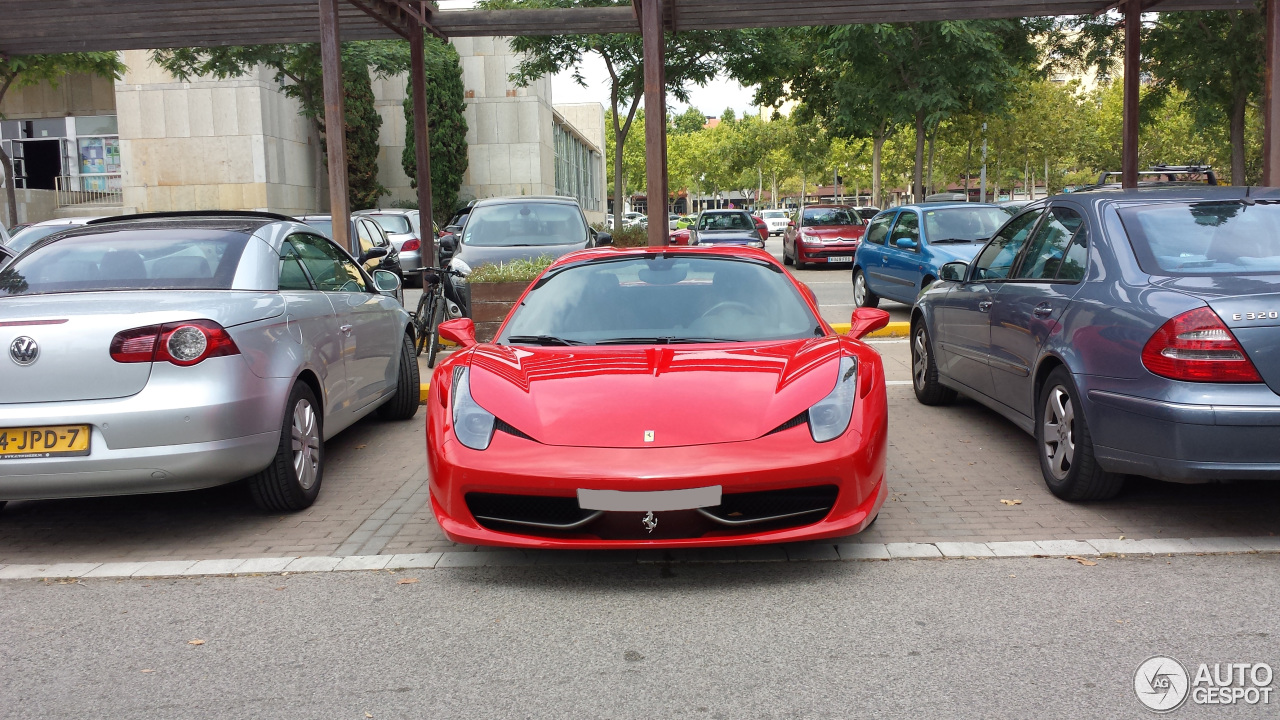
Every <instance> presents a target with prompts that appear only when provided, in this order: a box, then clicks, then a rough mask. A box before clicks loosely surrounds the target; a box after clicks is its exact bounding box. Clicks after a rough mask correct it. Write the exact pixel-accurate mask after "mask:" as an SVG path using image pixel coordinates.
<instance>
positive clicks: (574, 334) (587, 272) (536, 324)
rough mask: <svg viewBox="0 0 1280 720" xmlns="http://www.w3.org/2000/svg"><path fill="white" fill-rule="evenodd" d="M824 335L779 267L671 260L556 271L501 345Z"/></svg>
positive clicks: (617, 262) (527, 300)
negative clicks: (777, 268) (778, 269)
mask: <svg viewBox="0 0 1280 720" xmlns="http://www.w3.org/2000/svg"><path fill="white" fill-rule="evenodd" d="M821 334H822V329H821V326H820V324H819V322H818V320H817V318H815V317H814V315H813V312H812V311H810V309H809V306H808V305H807V304H806V303H805V301H804V299H803V298H802V297H801V296H800V292H799V291H798V290H797V289H796V286H795V284H794V283H792V282H791V281H790V280H789V279H788V277H787V276H786V275H785V274H783V273H781V272H778V271H777V270H776V269H774V268H773V267H771V266H768V265H765V264H763V263H757V262H748V261H741V260H730V259H725V258H716V257H693V256H688V255H684V256H680V255H677V256H674V257H673V256H670V255H668V256H665V257H633V258H626V259H610V260H597V261H593V262H588V263H584V264H582V265H576V266H569V267H567V268H565V269H563V270H560V271H559V272H555V271H553V273H552V274H550V275H549V276H547V278H546V279H545V280H543V281H541V282H540V283H538V284H537V285H535V286H534V289H533V290H531V291H530V292H529V294H528V296H527V297H526V298H525V300H524V302H523V303H522V304H521V305H520V307H519V308H517V309H516V312H515V315H514V316H513V317H512V318H511V322H510V323H508V324H507V327H506V329H505V330H504V331H503V334H502V337H500V338H499V339H498V342H501V343H505V344H508V345H529V344H575V345H576V344H587V345H591V344H664V343H673V342H674V343H679V342H745V341H759V340H782V339H795V338H808V337H815V336H816V335H821ZM561 341H563V342H561Z"/></svg>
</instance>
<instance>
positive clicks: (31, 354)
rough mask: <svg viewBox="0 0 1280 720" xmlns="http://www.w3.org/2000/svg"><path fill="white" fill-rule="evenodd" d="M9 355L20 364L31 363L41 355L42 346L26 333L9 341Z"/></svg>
mask: <svg viewBox="0 0 1280 720" xmlns="http://www.w3.org/2000/svg"><path fill="white" fill-rule="evenodd" d="M9 357H11V358H13V361H14V362H16V363H18V364H19V365H30V364H31V363H33V362H35V361H36V358H38V357H40V346H39V345H38V344H36V341H35V340H33V339H31V338H29V337H27V336H26V335H23V336H21V337H17V338H14V340H13V342H11V343H9Z"/></svg>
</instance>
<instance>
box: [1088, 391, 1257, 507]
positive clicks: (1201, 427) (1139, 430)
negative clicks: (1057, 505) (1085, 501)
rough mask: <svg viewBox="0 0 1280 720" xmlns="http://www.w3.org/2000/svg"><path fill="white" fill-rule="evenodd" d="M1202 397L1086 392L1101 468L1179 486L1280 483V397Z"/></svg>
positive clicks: (1249, 394) (1214, 393)
mask: <svg viewBox="0 0 1280 720" xmlns="http://www.w3.org/2000/svg"><path fill="white" fill-rule="evenodd" d="M1182 384H1186V385H1191V383H1182ZM1219 389H1220V390H1221V392H1218V390H1219ZM1197 390H1198V394H1199V396H1200V399H1201V402H1181V401H1168V400H1154V399H1150V398H1146V397H1140V396H1136V395H1132V394H1129V393H1128V392H1124V391H1123V390H1121V389H1119V388H1108V389H1098V388H1094V389H1090V390H1088V391H1087V395H1088V404H1089V411H1090V412H1089V415H1088V418H1089V423H1090V434H1091V435H1092V437H1093V441H1094V451H1095V454H1096V455H1097V457H1098V460H1099V462H1100V463H1101V464H1102V466H1103V467H1104V468H1106V469H1107V470H1109V471H1111V472H1121V473H1131V474H1134V475H1142V476H1146V477H1151V478H1155V479H1158V480H1168V481H1173V482H1187V483H1196V482H1212V481H1216V480H1280V443H1277V442H1276V437H1277V435H1280V397H1276V396H1275V394H1274V393H1272V392H1271V390H1269V389H1268V388H1267V387H1266V386H1234V387H1223V386H1220V385H1214V386H1209V385H1202V386H1201V387H1200V388H1197ZM1130 392H1132V391H1131V390H1130ZM1205 399H1213V400H1218V401H1220V402H1214V403H1212V404H1207V403H1204V402H1203V400H1205ZM1266 402H1269V403H1270V404H1260V403H1266Z"/></svg>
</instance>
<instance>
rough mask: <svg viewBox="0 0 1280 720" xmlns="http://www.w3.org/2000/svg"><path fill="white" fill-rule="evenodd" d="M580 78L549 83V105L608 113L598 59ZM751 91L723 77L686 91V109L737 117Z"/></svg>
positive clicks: (673, 107)
mask: <svg viewBox="0 0 1280 720" xmlns="http://www.w3.org/2000/svg"><path fill="white" fill-rule="evenodd" d="M437 5H438V6H439V7H440V9H441V10H464V9H467V8H471V7H474V6H475V0H440V2H438V3H437ZM582 76H583V78H584V79H585V80H586V81H587V87H585V88H584V87H582V86H580V85H578V84H577V83H576V82H574V80H573V76H572V73H568V72H564V73H560V74H559V75H556V76H555V77H553V78H552V79H551V101H552V102H554V103H584V102H598V103H600V104H601V105H604V107H605V109H606V110H608V109H609V73H608V71H607V70H606V69H605V67H604V61H603V60H601V59H600V57H599V56H598V55H594V54H593V55H590V56H589V57H587V58H586V59H584V60H583V62H582ZM754 94H755V89H754V88H744V87H743V86H742V85H739V84H738V83H737V82H735V81H733V80H730V79H729V78H728V77H725V76H723V75H721V76H719V77H717V78H716V79H714V80H712V81H711V82H709V83H707V84H706V85H705V86H703V87H697V86H694V87H691V88H689V105H692V106H693V107H696V108H698V109H699V110H701V111H702V114H703V115H707V116H709V117H719V116H720V115H721V114H722V113H723V112H724V109H725V108H730V107H731V108H733V112H734V113H736V114H737V115H738V116H739V117H741V116H742V114H743V113H744V112H747V111H750V112H752V113H754V112H756V110H755V106H754V105H752V104H751V97H752V96H753V95H754ZM689 105H685V104H682V103H677V102H675V100H674V99H673V98H670V97H668V98H667V110H668V111H669V112H672V113H675V114H679V113H681V112H684V110H685V109H686V108H688V107H689Z"/></svg>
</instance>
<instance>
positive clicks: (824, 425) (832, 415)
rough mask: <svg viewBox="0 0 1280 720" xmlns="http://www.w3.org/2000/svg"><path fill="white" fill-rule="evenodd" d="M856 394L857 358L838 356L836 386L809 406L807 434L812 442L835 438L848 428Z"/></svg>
mask: <svg viewBox="0 0 1280 720" xmlns="http://www.w3.org/2000/svg"><path fill="white" fill-rule="evenodd" d="M857 395H858V359H857V358H855V357H842V358H840V374H839V375H838V376H837V377H836V387H835V389H834V390H832V391H831V393H830V394H829V395H827V396H826V397H824V398H822V400H821V401H819V402H818V404H817V405H814V406H813V407H811V408H809V434H810V435H812V436H813V441H814V442H827V441H828V440H835V439H836V438H838V437H840V436H841V435H843V434H844V431H845V430H847V429H848V428H849V418H851V417H853V400H854V398H855V397H857Z"/></svg>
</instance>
